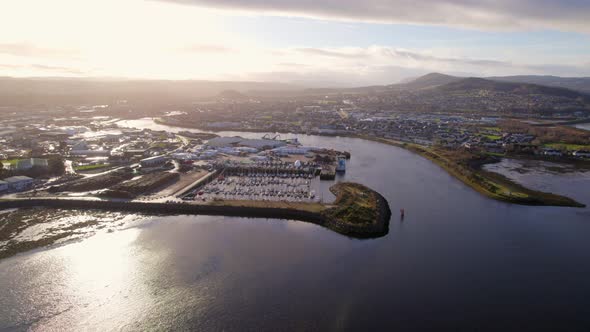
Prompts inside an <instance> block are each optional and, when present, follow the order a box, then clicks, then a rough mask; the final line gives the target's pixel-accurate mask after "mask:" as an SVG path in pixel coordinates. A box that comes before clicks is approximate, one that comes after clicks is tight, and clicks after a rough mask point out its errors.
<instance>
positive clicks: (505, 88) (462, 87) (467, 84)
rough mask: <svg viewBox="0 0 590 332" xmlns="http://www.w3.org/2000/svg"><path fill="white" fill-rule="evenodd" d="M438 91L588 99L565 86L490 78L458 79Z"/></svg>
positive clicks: (586, 96)
mask: <svg viewBox="0 0 590 332" xmlns="http://www.w3.org/2000/svg"><path fill="white" fill-rule="evenodd" d="M436 90H438V91H440V92H462V91H472V90H486V91H493V92H505V93H512V94H515V95H546V96H557V97H566V98H573V99H575V98H579V97H582V98H584V99H588V97H589V96H588V95H585V94H583V93H580V92H577V91H573V90H570V89H565V88H557V87H550V86H544V85H538V84H529V83H513V82H500V81H495V80H490V79H484V78H477V77H469V78H464V79H459V80H456V81H453V82H451V83H448V84H445V85H441V86H438V87H437V88H436Z"/></svg>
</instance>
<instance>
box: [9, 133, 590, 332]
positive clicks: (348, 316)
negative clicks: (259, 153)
mask: <svg viewBox="0 0 590 332" xmlns="http://www.w3.org/2000/svg"><path fill="white" fill-rule="evenodd" d="M244 136H245V135H244ZM254 136H256V137H258V136H260V135H258V134H256V135H254ZM300 138H301V140H302V141H304V143H305V144H308V145H317V146H328V147H332V148H335V149H340V150H348V151H350V152H351V153H352V159H351V160H350V162H349V163H348V170H347V173H346V175H345V176H344V180H352V181H359V182H362V183H364V184H367V185H369V186H371V187H372V188H374V189H376V190H378V191H379V192H381V193H382V194H383V195H384V196H385V197H386V198H387V199H388V200H389V202H390V205H391V208H392V210H393V211H394V215H393V217H392V220H391V224H390V233H389V234H388V235H387V236H386V237H383V238H379V239H375V240H356V239H350V238H347V237H344V236H341V235H338V234H336V233H333V232H331V231H329V230H326V229H323V228H321V227H319V226H316V225H312V224H306V223H301V222H295V221H281V220H266V219H243V218H224V217H207V216H175V217H152V218H149V219H148V220H146V221H144V222H141V223H139V225H138V226H137V227H130V228H128V229H125V230H119V231H116V232H113V233H100V234H99V235H96V236H94V237H91V238H89V239H86V240H84V241H81V242H76V243H73V244H69V245H65V246H60V247H57V248H54V249H50V250H44V251H37V252H31V253H27V254H22V255H19V256H16V257H12V258H9V259H5V260H2V261H0V280H1V282H2V288H1V289H0V329H5V330H11V329H15V330H23V329H29V328H30V329H33V330H51V329H55V330H75V331H79V330H100V331H103V330H114V329H116V330H188V329H191V330H230V331H233V330H240V331H242V330H256V331H260V330H272V331H276V330H342V329H344V330H391V329H395V328H398V329H400V330H424V329H437V330H441V329H450V330H493V331H497V330H519V331H521V330H527V329H528V330H530V329H534V330H540V329H546V330H568V331H572V330H587V329H588V328H590V298H589V297H588V295H589V294H590V280H589V278H588V276H589V275H590V263H589V262H590V241H588V237H589V235H590V210H589V209H575V208H557V207H527V206H517V205H509V204H505V203H502V202H497V201H493V200H490V199H488V198H486V197H483V196H481V195H479V194H477V193H476V192H474V191H473V190H472V189H470V188H468V187H466V186H465V185H463V184H462V183H460V182H459V181H457V180H456V179H454V178H452V177H451V176H449V175H448V174H447V173H445V172H444V171H442V170H441V169H439V168H438V167H437V166H436V165H433V164H432V163H430V162H429V161H427V160H425V159H423V158H421V157H419V156H416V155H414V154H412V153H410V152H408V151H405V150H402V149H399V148H395V147H391V146H386V145H382V144H378V143H373V142H367V141H362V140H358V139H350V138H337V137H308V136H301V137H300ZM571 185H573V186H575V183H572V184H571ZM578 193H579V195H580V197H577V198H578V199H580V200H584V201H585V202H589V201H590V190H584V189H583V188H582V189H579V191H578ZM400 208H405V210H406V216H405V219H404V221H401V220H400V219H399V217H398V215H397V214H396V213H395V211H398V210H399V209H400Z"/></svg>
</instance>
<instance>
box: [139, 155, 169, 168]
mask: <svg viewBox="0 0 590 332" xmlns="http://www.w3.org/2000/svg"><path fill="white" fill-rule="evenodd" d="M167 161H168V157H167V156H153V157H149V158H145V159H142V160H140V161H139V164H140V165H141V167H156V166H160V165H163V164H165V163H166V162H167Z"/></svg>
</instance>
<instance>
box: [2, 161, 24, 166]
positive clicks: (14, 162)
mask: <svg viewBox="0 0 590 332" xmlns="http://www.w3.org/2000/svg"><path fill="white" fill-rule="evenodd" d="M19 160H20V159H8V160H2V161H1V163H3V164H10V165H13V166H14V165H16V163H17V162H18V161H19Z"/></svg>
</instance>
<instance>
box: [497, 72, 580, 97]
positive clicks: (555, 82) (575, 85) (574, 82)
mask: <svg viewBox="0 0 590 332" xmlns="http://www.w3.org/2000/svg"><path fill="white" fill-rule="evenodd" d="M487 79H490V80H494V81H502V82H516V83H531V84H538V85H546V86H553V87H560V88H566V89H570V90H575V91H580V92H584V93H590V77H558V76H537V75H520V76H503V77H497V76H496V77H487Z"/></svg>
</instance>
